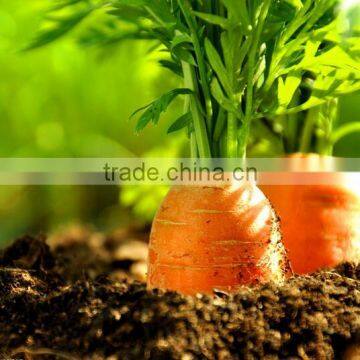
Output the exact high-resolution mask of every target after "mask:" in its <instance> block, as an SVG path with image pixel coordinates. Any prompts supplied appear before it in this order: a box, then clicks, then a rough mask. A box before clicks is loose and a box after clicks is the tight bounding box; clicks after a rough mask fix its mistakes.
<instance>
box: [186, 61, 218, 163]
mask: <svg viewBox="0 0 360 360" xmlns="http://www.w3.org/2000/svg"><path fill="white" fill-rule="evenodd" d="M182 68H183V74H184V83H185V87H186V88H188V89H190V90H192V91H193V92H194V95H192V96H191V99H190V111H191V114H192V118H193V123H194V130H195V136H196V143H197V146H198V150H199V155H200V157H202V158H211V150H210V144H209V139H208V134H207V131H206V123H205V121H204V119H203V117H202V114H201V111H200V109H199V107H198V102H197V101H196V97H197V96H198V95H199V89H198V85H197V82H196V76H195V72H194V69H193V67H192V66H191V65H190V64H188V63H186V62H182Z"/></svg>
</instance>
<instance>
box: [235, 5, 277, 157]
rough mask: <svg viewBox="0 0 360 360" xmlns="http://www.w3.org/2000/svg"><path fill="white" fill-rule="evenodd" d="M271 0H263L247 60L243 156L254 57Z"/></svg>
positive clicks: (251, 106)
mask: <svg viewBox="0 0 360 360" xmlns="http://www.w3.org/2000/svg"><path fill="white" fill-rule="evenodd" d="M271 1H272V0H264V2H263V5H262V9H261V13H260V15H259V19H258V24H257V27H256V29H255V36H254V38H253V40H252V41H253V43H252V46H251V49H250V53H249V60H248V66H247V67H248V74H247V90H246V110H245V117H244V123H243V127H244V128H243V131H242V143H241V148H242V154H241V156H242V157H243V158H245V157H246V148H247V144H248V141H249V134H250V126H251V120H252V116H253V112H254V75H255V67H256V57H257V54H258V51H259V46H260V37H261V33H262V31H263V27H264V24H265V20H266V17H267V14H268V12H269V8H270V5H271Z"/></svg>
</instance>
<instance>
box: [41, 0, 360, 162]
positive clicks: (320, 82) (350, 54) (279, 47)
mask: <svg viewBox="0 0 360 360" xmlns="http://www.w3.org/2000/svg"><path fill="white" fill-rule="evenodd" d="M339 3H340V0H217V1H200V0H112V1H111V0H110V1H108V2H102V1H100V0H99V1H95V0H93V1H91V0H89V1H85V0H84V1H81V0H74V1H72V0H69V1H68V8H76V9H77V11H74V12H73V13H72V14H71V15H69V17H63V18H61V21H60V22H59V21H58V18H56V19H57V20H56V21H57V25H56V26H55V28H54V29H52V30H50V32H47V33H45V34H42V35H41V34H40V36H39V37H38V39H37V41H35V45H36V46H40V45H43V44H46V43H48V42H50V41H51V40H55V39H56V38H58V37H59V36H61V35H63V34H65V33H67V32H69V31H70V30H71V29H72V28H74V27H75V26H76V25H77V24H78V23H80V22H81V21H82V19H84V17H86V16H88V14H89V13H90V12H92V11H94V10H99V11H103V9H106V10H105V13H106V14H107V15H108V16H110V17H111V20H109V19H110V18H107V17H104V19H102V21H100V22H99V23H98V24H97V26H96V27H95V30H94V27H93V26H90V27H89V28H88V30H85V33H86V31H89V34H88V37H87V38H88V41H87V43H100V44H108V43H111V44H113V43H115V42H118V41H121V40H124V39H148V40H151V41H154V42H155V46H154V48H160V49H161V51H163V52H165V53H166V54H167V56H168V58H166V59H161V62H160V63H161V65H162V66H163V67H166V68H167V69H169V70H170V71H172V72H173V73H175V74H177V75H180V76H181V77H182V78H183V81H184V87H185V88H186V89H188V90H189V91H190V90H191V93H192V95H191V100H190V102H189V109H190V112H191V114H192V116H191V119H190V120H189V118H190V117H187V116H185V117H184V118H180V120H179V119H178V120H176V121H175V123H174V125H173V127H171V128H170V129H178V128H179V126H183V125H184V124H185V126H183V127H187V129H188V133H189V135H190V136H191V134H192V132H195V135H196V140H197V147H198V149H197V150H198V151H196V152H194V154H195V153H197V152H199V153H200V156H214V155H217V156H218V155H219V154H220V155H222V156H224V155H226V156H238V155H241V156H245V155H246V149H247V144H248V142H249V139H250V134H251V132H250V129H251V126H252V125H253V122H254V121H263V120H264V119H266V121H268V122H269V123H270V124H271V126H273V127H274V128H277V129H279V128H281V131H280V132H279V131H277V133H276V135H277V136H281V137H282V138H283V139H284V142H286V141H288V142H289V141H293V139H294V131H293V130H294V129H296V131H297V132H298V133H299V136H302V133H303V132H304V131H305V128H306V124H305V123H306V121H307V120H306V119H308V118H309V116H307V115H306V112H308V111H312V109H313V108H318V109H320V108H322V109H325V108H326V106H327V105H326V104H329V103H331V102H333V100H334V99H336V98H337V97H338V96H340V95H342V94H346V93H349V92H354V91H356V90H358V89H360V66H359V63H360V51H359V46H358V44H359V37H358V35H359V34H358V33H357V32H353V33H352V35H351V37H350V36H348V37H346V32H347V29H346V28H345V27H344V21H343V20H344V19H343V18H342V16H341V14H340V13H339V12H338V6H339ZM81 4H83V6H85V9H84V8H81V9H80V6H79V5H81ZM64 7H66V2H65V3H63V4H62V5H61V6H60V7H58V9H60V10H61V11H63V10H64ZM79 9H80V10H79ZM109 23H110V25H111V26H107V28H106V31H104V24H109ZM101 26H102V28H101ZM99 28H101V29H100V30H99ZM85 38H86V37H85ZM83 39H84V37H83ZM89 39H92V42H91V41H89ZM85 42H86V41H85ZM176 91H177V90H174V91H173V92H170V93H168V94H165V95H164V96H163V97H161V98H160V99H158V100H156V101H155V102H154V103H152V104H150V105H149V106H148V107H146V108H145V109H144V110H145V111H144V113H143V114H142V115H141V117H140V119H139V121H138V124H137V128H136V129H137V131H140V130H142V129H143V128H144V127H145V126H147V125H148V124H149V123H150V122H152V123H153V124H157V123H158V121H159V116H160V115H161V113H163V112H164V111H165V110H166V108H167V106H168V105H169V103H170V102H171V101H172V100H173V98H172V97H173V96H174V97H176V95H175V94H176ZM184 94H185V93H184ZM187 111H188V109H186V111H185V113H187ZM324 111H325V110H324ZM224 113H225V118H226V121H225V122H226V124H225V125H226V126H223V122H224V116H223V114H224ZM312 113H314V114H318V115H317V116H319V117H320V116H321V114H320V113H319V112H318V111H317V110H316V111H313V112H312ZM220 114H221V116H219V115H220ZM289 116H290V117H292V119H295V117H296V118H298V122H299V126H296V127H294V126H293V125H290V124H291V123H292V122H291V121H289V122H286V121H285V122H284V119H286V118H287V117H289ZM219 119H221V121H222V122H221V124H220V125H221V126H220V125H218V124H217V121H218V120H219ZM185 120H186V121H185ZM188 120H189V121H188ZM318 123H321V122H318ZM290 128H291V130H290ZM219 129H221V133H220V134H219ZM215 131H216V136H214V135H215ZM314 132H315V128H314V129H313V132H308V131H307V132H306V133H307V134H309V136H310V137H314V136H315V133H314ZM288 134H291V137H290V138H289V137H287V136H288ZM214 138H217V139H219V141H218V142H219V144H215V143H213V139H214ZM220 143H225V144H226V146H225V149H226V150H225V152H224V147H222V146H220ZM210 149H211V150H210ZM292 150H296V149H294V147H292ZM309 150H310V149H309Z"/></svg>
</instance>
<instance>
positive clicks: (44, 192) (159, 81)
mask: <svg viewBox="0 0 360 360" xmlns="http://www.w3.org/2000/svg"><path fill="white" fill-rule="evenodd" d="M48 5H49V1H48V0H31V1H30V0H10V1H9V0H0V73H1V76H0V133H1V134H2V137H1V141H0V157H71V156H75V157H92V156H94V157H97V156H98V157H122V156H135V155H142V154H144V153H149V152H150V154H153V155H155V156H156V155H161V154H163V151H161V147H163V148H166V149H167V150H166V154H167V155H168V156H171V155H172V156H176V155H178V154H179V151H182V149H183V145H184V143H185V141H184V135H183V134H175V135H172V136H169V137H168V136H167V135H166V130H167V126H168V124H169V122H170V119H173V118H174V116H176V115H178V114H179V113H180V112H181V107H182V104H181V102H178V103H177V104H176V105H175V106H173V107H172V109H171V111H170V112H168V113H167V115H166V117H165V118H164V119H163V120H162V121H161V123H160V125H159V126H158V127H156V128H151V129H147V130H146V131H144V132H143V133H142V134H141V135H140V136H137V135H135V134H134V131H133V128H134V126H133V123H131V122H129V121H128V118H129V115H130V114H131V112H132V111H133V110H134V109H137V108H138V107H139V106H141V105H143V104H146V103H148V102H150V101H151V100H153V99H154V98H156V97H157V96H159V95H161V94H162V93H163V92H164V91H165V90H167V89H170V88H171V87H172V86H174V84H176V83H177V79H175V78H174V77H173V76H172V75H170V74H169V73H168V72H165V71H166V70H161V69H160V67H159V66H158V65H157V63H156V56H159V55H157V54H150V53H149V51H148V50H149V44H145V43H139V42H138V43H134V42H124V43H122V44H121V45H118V46H117V47H116V48H115V47H108V48H106V50H99V49H94V48H81V47H78V45H77V44H76V43H74V42H73V41H72V40H71V39H69V38H65V39H63V40H60V41H58V42H56V43H55V44H53V45H51V46H48V47H45V48H42V49H40V50H36V51H33V52H21V51H19V49H21V48H22V47H23V46H24V45H25V44H26V43H27V42H29V40H30V39H31V37H32V34H34V33H35V32H36V30H37V28H38V26H39V23H40V22H41V16H42V13H43V10H44V9H45V8H46V7H47V6H48ZM359 113H360V94H355V95H351V96H347V97H345V98H343V99H341V112H340V120H339V121H340V122H347V121H356V120H358V117H359V116H360V115H359ZM359 143H360V136H359V135H351V136H349V137H347V138H346V139H344V140H343V141H342V142H340V143H339V144H338V145H337V147H336V155H338V156H347V157H358V156H360V146H359ZM264 149H265V150H264V151H268V152H269V153H271V144H266V143H265V147H264ZM165 191H166V190H165V189H164V188H157V189H156V191H152V190H151V191H150V192H151V193H152V196H149V189H147V188H144V189H141V191H138V189H137V190H135V189H127V191H126V192H125V193H123V194H122V195H120V196H122V205H121V204H120V201H119V189H117V188H116V187H91V186H84V187H70V186H69V187H62V186H52V187H19V186H13V187H0V242H4V241H8V240H11V239H12V238H14V237H16V236H19V235H21V234H23V233H24V232H35V233H36V232H39V231H44V232H45V231H49V230H51V229H53V228H55V227H57V226H58V225H60V224H64V223H68V222H82V223H91V224H94V225H95V226H97V227H99V228H100V229H107V230H109V229H113V228H115V227H117V226H120V225H122V224H127V223H129V222H130V221H132V220H133V219H134V218H135V221H139V222H142V221H146V220H149V219H150V218H151V216H152V214H153V211H154V208H155V207H156V205H157V204H158V202H159V199H160V198H161V197H162V196H163V194H164V193H165ZM154 194H155V196H153V195H154ZM134 203H136V204H137V205H136V206H135V209H133V210H134V211H132V213H130V211H129V208H130V207H131V206H130V205H132V204H134ZM127 205H129V206H127Z"/></svg>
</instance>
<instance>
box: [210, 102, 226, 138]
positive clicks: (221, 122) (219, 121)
mask: <svg viewBox="0 0 360 360" xmlns="http://www.w3.org/2000/svg"><path fill="white" fill-rule="evenodd" d="M225 124H226V112H225V110H224V109H223V108H220V109H219V114H218V116H217V118H216V124H215V130H214V136H213V139H214V141H219V139H220V136H221V134H222V132H223V130H224V128H225Z"/></svg>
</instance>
